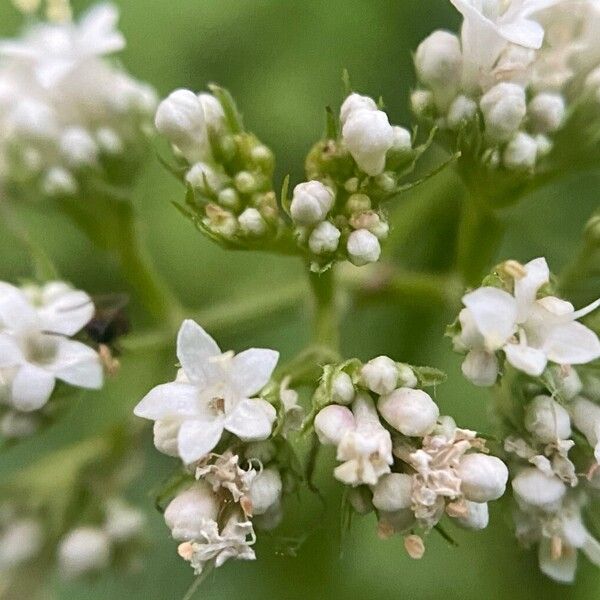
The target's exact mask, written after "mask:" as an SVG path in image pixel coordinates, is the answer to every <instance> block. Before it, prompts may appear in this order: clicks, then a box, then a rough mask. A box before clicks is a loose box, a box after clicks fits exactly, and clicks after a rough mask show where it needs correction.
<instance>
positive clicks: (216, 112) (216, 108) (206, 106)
mask: <svg viewBox="0 0 600 600" xmlns="http://www.w3.org/2000/svg"><path fill="white" fill-rule="evenodd" d="M198 100H200V103H201V104H202V110H203V111H204V122H205V124H206V127H207V128H208V129H209V130H210V131H212V132H215V133H218V132H220V131H222V130H223V129H224V127H225V113H224V112H223V107H222V106H221V103H220V102H219V101H218V100H217V99H216V98H215V97H214V96H213V95H212V94H206V93H204V94H198Z"/></svg>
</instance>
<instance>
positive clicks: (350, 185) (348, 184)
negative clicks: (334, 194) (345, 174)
mask: <svg viewBox="0 0 600 600" xmlns="http://www.w3.org/2000/svg"><path fill="white" fill-rule="evenodd" d="M344 189H345V190H346V191H347V192H348V193H349V194H354V193H355V192H356V190H358V177H350V179H346V181H345V182H344Z"/></svg>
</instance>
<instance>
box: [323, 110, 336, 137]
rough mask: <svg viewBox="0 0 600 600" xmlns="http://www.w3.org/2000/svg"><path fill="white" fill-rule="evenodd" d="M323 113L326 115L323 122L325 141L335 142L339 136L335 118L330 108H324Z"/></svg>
mask: <svg viewBox="0 0 600 600" xmlns="http://www.w3.org/2000/svg"><path fill="white" fill-rule="evenodd" d="M325 112H326V113H327V116H326V122H325V139H327V140H337V138H338V136H339V124H338V120H337V117H336V115H335V113H334V112H333V109H332V108H331V106H326V107H325Z"/></svg>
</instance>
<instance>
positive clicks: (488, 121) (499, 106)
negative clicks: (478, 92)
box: [479, 82, 527, 142]
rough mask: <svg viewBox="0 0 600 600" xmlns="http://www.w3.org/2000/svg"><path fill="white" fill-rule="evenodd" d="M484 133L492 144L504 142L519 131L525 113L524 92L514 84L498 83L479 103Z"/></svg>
mask: <svg viewBox="0 0 600 600" xmlns="http://www.w3.org/2000/svg"><path fill="white" fill-rule="evenodd" d="M479 106H480V107H481V112H482V113H483V118H484V121H485V132H486V135H487V137H488V138H489V139H490V140H491V141H493V142H506V141H508V140H509V139H510V138H511V137H512V136H513V134H514V133H515V132H516V131H517V130H518V129H519V126H520V125H521V123H522V122H523V119H524V117H525V114H526V112H527V105H526V100H525V90H524V89H523V88H522V87H521V86H520V85H516V84H515V83H506V82H503V83H498V84H497V85H495V86H494V87H493V88H491V89H490V90H489V91H488V92H487V93H486V94H484V96H483V97H482V98H481V100H480V102H479Z"/></svg>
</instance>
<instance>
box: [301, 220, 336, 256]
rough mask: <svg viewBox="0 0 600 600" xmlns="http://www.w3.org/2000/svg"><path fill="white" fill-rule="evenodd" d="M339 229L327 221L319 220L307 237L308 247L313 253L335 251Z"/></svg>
mask: <svg viewBox="0 0 600 600" xmlns="http://www.w3.org/2000/svg"><path fill="white" fill-rule="evenodd" d="M341 235H342V234H341V232H340V230H339V229H338V228H337V227H335V225H332V224H331V223H330V222H329V221H321V223H319V224H318V225H317V226H316V227H315V228H314V229H313V230H312V233H311V234H310V237H309V238H308V247H309V248H310V251H311V252H314V253H315V254H325V253H328V252H335V251H336V250H337V247H338V244H339V243H340V236H341Z"/></svg>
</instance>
